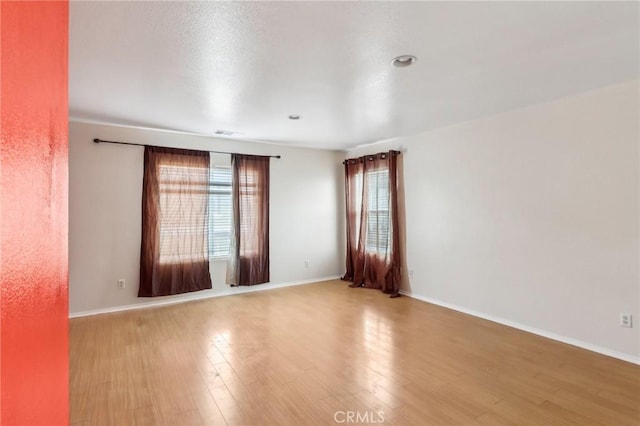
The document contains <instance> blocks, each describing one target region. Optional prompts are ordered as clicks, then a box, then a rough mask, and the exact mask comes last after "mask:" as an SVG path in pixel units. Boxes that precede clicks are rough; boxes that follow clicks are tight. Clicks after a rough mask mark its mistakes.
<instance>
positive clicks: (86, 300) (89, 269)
mask: <svg viewBox="0 0 640 426" xmlns="http://www.w3.org/2000/svg"><path fill="white" fill-rule="evenodd" d="M94 138H100V139H106V140H116V141H119V140H121V141H131V142H138V143H143V144H145V143H146V144H153V145H161V146H175V147H181V148H191V149H202V150H219V151H233V152H241V153H246V154H258V155H277V154H279V155H282V159H279V160H277V159H272V160H271V188H270V191H271V200H270V231H271V238H270V255H271V283H272V284H266V285H263V286H258V287H260V288H268V287H269V286H273V285H274V284H283V283H291V282H301V281H312V280H316V279H322V278H326V277H335V276H338V275H340V273H341V272H342V269H343V267H342V265H343V263H344V259H343V254H342V252H341V251H340V250H338V249H337V248H338V247H340V246H341V245H342V240H343V239H344V237H343V230H342V229H343V228H342V217H343V212H342V205H343V201H342V197H343V192H342V191H343V189H342V166H341V164H340V163H341V161H342V157H343V154H342V153H337V152H334V151H319V150H311V149H298V148H289V147H283V146H276V145H264V144H256V143H251V142H239V141H234V140H228V139H217V138H209V137H203V136H194V135H187V134H180V133H172V132H162V131H153V130H142V129H134V128H126V127H114V126H103V125H95V124H86V123H74V122H72V123H70V124H69V139H70V140H69V169H70V170H69V222H70V230H69V234H70V235H69V310H70V313H71V314H77V313H81V312H86V311H93V310H101V309H105V308H114V307H121V306H126V305H132V304H138V303H149V302H157V301H158V300H159V299H161V300H164V301H166V300H172V299H176V298H178V299H179V298H190V297H200V296H208V295H213V294H221V293H225V292H228V291H229V290H230V288H229V287H228V286H227V285H226V284H225V283H224V281H225V272H226V271H225V262H224V261H215V262H213V263H212V277H213V289H212V290H206V291H202V292H197V293H192V294H189V295H186V296H170V297H163V298H153V299H150V298H138V297H137V291H138V274H139V261H140V233H141V216H140V214H141V213H140V212H141V199H142V198H141V197H142V172H143V153H144V148H142V147H135V146H121V145H111V144H95V143H93V142H92V140H93V139H94ZM227 158H228V157H227ZM222 161H224V156H223V157H222ZM306 259H308V260H310V265H309V268H305V263H304V261H305V260H306ZM119 278H125V279H126V280H127V288H125V289H123V290H120V289H118V288H117V280H118V279H119ZM252 288H253V287H252ZM244 289H245V288H241V289H239V290H232V291H234V292H239V291H243V290H244Z"/></svg>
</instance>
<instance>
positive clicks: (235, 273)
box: [227, 154, 269, 285]
mask: <svg viewBox="0 0 640 426" xmlns="http://www.w3.org/2000/svg"><path fill="white" fill-rule="evenodd" d="M231 169H232V180H231V193H232V197H233V198H232V206H233V227H232V235H231V248H230V250H229V252H230V253H229V261H228V262H227V284H231V285H255V284H263V283H266V282H269V157H263V156H254V155H241V154H232V155H231Z"/></svg>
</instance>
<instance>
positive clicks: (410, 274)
mask: <svg viewBox="0 0 640 426" xmlns="http://www.w3.org/2000/svg"><path fill="white" fill-rule="evenodd" d="M409 278H413V269H409Z"/></svg>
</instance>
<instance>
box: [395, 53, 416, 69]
mask: <svg viewBox="0 0 640 426" xmlns="http://www.w3.org/2000/svg"><path fill="white" fill-rule="evenodd" d="M417 60H418V58H416V57H415V56H413V55H401V56H396V57H395V58H393V61H391V65H393V66H394V67H397V68H404V67H408V66H409V65H413V64H415V63H416V61H417Z"/></svg>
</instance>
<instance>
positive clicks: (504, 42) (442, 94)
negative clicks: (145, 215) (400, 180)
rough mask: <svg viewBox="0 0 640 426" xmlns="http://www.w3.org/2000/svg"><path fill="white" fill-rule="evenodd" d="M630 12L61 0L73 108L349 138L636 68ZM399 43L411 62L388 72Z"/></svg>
mask: <svg viewBox="0 0 640 426" xmlns="http://www.w3.org/2000/svg"><path fill="white" fill-rule="evenodd" d="M638 14H639V3H637V2H627V3H617V2H603V3H598V2H557V3H554V2H540V3H536V2H527V3H520V2H500V3H496V2H471V3H468V2H465V3H443V2H438V3H429V2H410V3H409V2H407V3H404V2H339V3H333V2H331V3H330V2H262V3H260V2H256V3H253V2H158V1H155V2H87V1H82V2H72V3H71V6H70V52H69V108H70V116H71V119H76V120H89V121H97V122H104V123H113V124H123V125H134V126H142V127H152V128H160V129H170V130H178V131H186V132H194V133H200V134H213V133H214V132H215V131H216V130H217V129H223V130H230V131H235V132H239V133H240V134H239V135H237V136H234V137H235V138H240V139H248V140H260V141H268V142H277V143H284V144H293V145H301V146H313V147H321V148H327V149H346V148H350V147H354V146H357V145H361V144H367V143H372V142H376V141H379V140H384V139H388V138H392V137H396V136H402V135H410V134H415V133H418V132H421V131H424V130H428V129H434V128H437V127H442V126H446V125H450V124H454V123H457V122H461V121H467V120H470V119H474V118H479V117H482V116H487V115H490V114H494V113H497V112H500V111H505V110H509V109H513V108H518V107H523V106H526V105H531V104H536V103H540V102H545V101H549V100H552V99H556V98H560V97H563V96H566V95H569V94H572V93H577V92H581V91H585V90H589V89H593V88H597V87H602V86H606V85H609V84H614V83H617V82H621V81H625V80H630V79H635V78H638V74H639V66H638V64H639V56H640V55H639V26H640V25H639V21H638V16H639V15H638ZM402 54H412V55H416V56H417V57H418V62H417V63H416V64H415V65H414V66H412V67H409V68H394V67H392V66H391V65H390V62H391V59H392V58H393V57H395V56H398V55H402ZM290 114H299V115H302V116H303V117H302V119H301V120H299V121H292V120H289V119H288V116H289V115H290Z"/></svg>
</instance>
